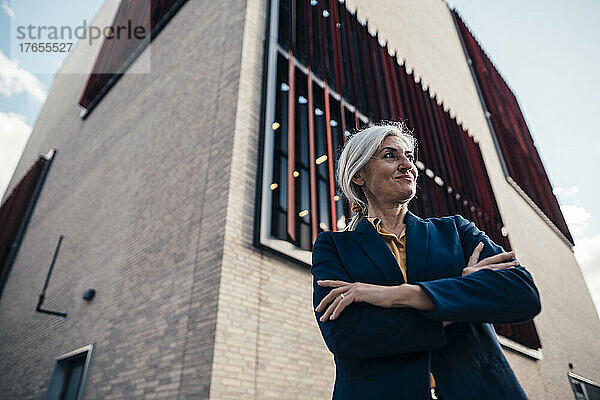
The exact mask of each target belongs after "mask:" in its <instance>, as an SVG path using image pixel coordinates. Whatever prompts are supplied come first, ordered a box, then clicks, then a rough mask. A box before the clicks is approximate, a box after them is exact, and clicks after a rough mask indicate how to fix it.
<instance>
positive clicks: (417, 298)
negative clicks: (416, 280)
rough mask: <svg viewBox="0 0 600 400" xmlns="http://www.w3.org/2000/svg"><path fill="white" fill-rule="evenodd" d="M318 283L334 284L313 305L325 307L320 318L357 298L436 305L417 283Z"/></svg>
mask: <svg viewBox="0 0 600 400" xmlns="http://www.w3.org/2000/svg"><path fill="white" fill-rule="evenodd" d="M317 284H318V285H319V286H322V287H332V288H333V289H332V290H331V291H330V292H329V293H328V294H327V295H326V296H325V297H324V298H323V300H321V302H320V303H319V305H318V306H317V308H316V309H315V310H316V311H317V312H322V311H323V310H325V312H324V313H323V315H322V316H321V318H320V320H321V322H325V321H327V320H330V319H336V318H337V317H338V316H339V315H340V313H341V312H342V311H343V310H344V309H345V308H346V307H348V306H349V305H350V304H352V303H358V302H363V303H369V304H371V305H374V306H378V307H383V308H390V307H411V308H415V309H418V310H422V311H431V310H433V309H434V308H435V307H434V305H433V303H432V302H431V300H430V299H429V296H427V294H426V293H425V292H424V291H423V290H422V289H421V287H420V286H417V285H409V284H402V285H399V286H381V285H372V284H369V283H362V282H353V283H351V282H344V281H336V280H323V281H317ZM328 305H329V306H328Z"/></svg>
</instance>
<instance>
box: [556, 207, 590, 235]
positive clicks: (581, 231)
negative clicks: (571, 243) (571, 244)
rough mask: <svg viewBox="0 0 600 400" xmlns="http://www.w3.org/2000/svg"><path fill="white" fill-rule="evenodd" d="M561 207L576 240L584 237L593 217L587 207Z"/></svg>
mask: <svg viewBox="0 0 600 400" xmlns="http://www.w3.org/2000/svg"><path fill="white" fill-rule="evenodd" d="M560 209H561V211H562V213H563V215H564V216H565V220H566V221H567V224H568V225H569V231H571V234H572V235H573V237H574V238H575V240H576V241H577V239H578V238H583V236H584V235H585V230H586V229H587V227H588V226H589V224H590V220H591V218H592V216H591V215H590V213H589V212H587V211H586V210H585V208H583V207H580V206H575V205H564V206H560Z"/></svg>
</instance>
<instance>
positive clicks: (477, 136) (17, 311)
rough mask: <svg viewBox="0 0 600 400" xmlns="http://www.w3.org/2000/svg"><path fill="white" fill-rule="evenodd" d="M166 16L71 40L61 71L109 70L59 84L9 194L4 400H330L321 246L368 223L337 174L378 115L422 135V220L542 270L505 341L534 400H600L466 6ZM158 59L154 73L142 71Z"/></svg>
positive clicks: (255, 6) (123, 8)
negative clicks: (361, 220)
mask: <svg viewBox="0 0 600 400" xmlns="http://www.w3.org/2000/svg"><path fill="white" fill-rule="evenodd" d="M149 4H150V6H148V2H142V1H136V0H131V1H125V0H123V1H122V2H117V1H107V2H106V3H105V4H104V6H103V7H102V9H101V10H100V12H99V13H98V15H97V16H96V19H95V21H94V23H95V24H96V25H100V26H104V25H110V24H111V23H112V24H113V25H116V24H119V23H123V22H124V21H128V20H131V21H134V22H135V21H138V22H139V21H149V24H150V26H151V28H152V35H151V37H149V38H148V40H147V41H145V42H144V43H143V44H136V46H134V47H131V46H129V47H128V46H127V45H122V44H121V45H119V42H118V41H109V40H106V41H104V42H102V43H99V44H98V45H96V46H95V47H94V48H89V47H85V46H84V45H83V44H81V43H80V44H78V45H77V46H76V48H75V49H74V50H73V52H72V54H71V55H70V56H69V58H68V59H67V61H66V62H65V65H64V66H63V71H66V70H68V69H69V68H72V67H74V66H76V67H77V68H76V69H75V68H73V70H89V71H90V74H88V75H84V74H71V73H69V74H66V73H63V74H58V75H57V76H56V78H55V80H54V83H53V85H52V88H51V90H50V93H49V95H48V99H47V101H46V103H45V105H44V107H43V109H42V111H41V113H40V116H39V118H38V121H37V123H36V125H35V127H34V129H33V132H32V135H31V138H30V140H29V142H28V144H27V146H26V148H25V151H24V154H23V156H22V158H21V160H20V163H19V165H18V167H17V169H16V172H15V174H14V177H13V180H12V182H11V184H10V186H9V189H8V190H7V194H6V195H5V198H4V199H3V203H2V209H1V211H0V218H1V219H0V223H1V224H2V225H0V235H2V236H1V237H0V238H1V239H2V246H3V247H2V253H1V256H2V258H0V263H2V264H1V265H0V273H1V274H0V278H1V280H0V326H2V329H1V330H0V343H1V346H0V366H1V367H0V368H1V370H2V374H0V388H1V389H2V392H3V393H5V394H7V396H8V398H23V399H28V398H39V397H41V396H44V394H46V395H47V396H48V398H60V396H61V395H65V393H81V394H82V395H83V396H84V398H105V399H110V398H114V399H121V398H165V399H171V398H181V399H191V398H211V399H240V398H252V399H291V398H305V399H321V398H329V397H330V396H331V392H332V388H333V381H334V365H333V357H332V355H331V354H330V353H329V352H328V351H327V349H326V347H325V344H324V342H323V340H322V338H321V336H320V333H319V330H318V328H317V325H316V321H315V318H314V314H313V309H312V279H311V275H310V254H311V253H310V251H311V248H312V243H313V241H314V239H315V238H316V235H318V233H319V232H321V231H323V230H340V229H343V228H344V227H345V224H346V221H347V220H348V218H349V217H350V216H351V211H350V207H349V204H347V201H346V200H345V199H344V198H343V196H342V194H341V192H340V191H339V189H338V188H336V186H335V182H334V180H333V179H332V178H333V171H334V170H335V167H336V157H337V154H338V151H339V148H340V146H341V145H342V144H343V142H344V140H345V138H346V137H347V136H348V135H350V134H352V132H354V131H355V130H356V129H358V128H360V127H361V126H364V125H365V124H368V123H371V122H377V121H380V120H392V121H397V120H405V121H406V122H407V124H408V125H409V126H410V127H411V128H413V129H414V131H415V136H416V137H417V138H418V140H419V143H420V151H419V161H418V164H417V166H418V168H419V169H420V182H419V189H418V196H417V198H416V199H415V201H414V202H413V203H412V205H411V207H412V209H413V210H414V211H415V212H416V213H417V214H419V215H420V216H422V217H430V216H441V215H449V214H455V213H459V214H461V215H463V216H465V217H466V218H468V219H470V220H472V221H474V222H475V223H476V224H477V225H478V226H479V227H480V228H481V229H482V230H485V231H486V232H487V233H488V235H489V236H490V237H492V238H493V240H494V241H495V242H496V243H499V244H502V246H503V247H504V248H505V249H513V250H515V252H516V254H517V257H518V259H519V261H520V262H521V263H522V264H523V265H525V266H527V268H528V269H529V270H530V271H531V273H532V275H533V276H534V279H535V281H536V283H537V285H538V288H539V290H540V295H541V299H542V312H541V313H540V314H539V315H538V316H537V317H536V318H535V319H534V320H533V321H527V322H525V323H523V324H517V325H498V326H495V328H496V331H497V332H498V337H499V340H500V342H501V344H502V345H503V349H504V350H505V353H506V356H507V358H508V360H509V362H510V363H511V365H512V367H513V369H514V370H515V373H516V375H517V377H518V378H519V380H520V382H521V383H522V385H523V387H524V389H525V391H526V392H527V394H528V396H529V397H530V398H531V399H563V398H564V399H567V398H573V397H575V398H577V399H579V398H581V399H586V398H589V399H594V398H598V397H594V396H597V395H598V386H597V384H596V383H595V382H600V368H599V364H598V360H600V338H599V337H598V335H597V332H598V331H600V320H599V319H598V315H597V313H596V311H595V308H594V306H593V303H592V300H591V297H590V295H589V293H588V291H587V287H586V285H585V282H584V280H583V276H582V274H581V271H580V269H579V266H578V265H577V262H576V260H575V257H574V255H573V251H572V247H573V239H572V237H571V235H570V233H569V230H568V227H567V225H566V223H565V221H564V218H563V216H562V214H561V212H560V209H559V208H558V203H557V201H556V198H555V197H554V195H553V194H552V188H551V186H550V183H549V180H548V177H547V176H546V172H545V170H544V168H543V165H542V163H541V161H540V157H539V154H538V152H537V150H536V148H535V145H534V143H533V140H532V139H531V135H530V133H529V131H528V128H527V125H526V123H525V121H524V118H523V116H522V113H521V110H520V108H519V105H518V103H517V101H516V99H515V96H514V94H513V93H512V91H511V90H510V87H509V86H508V84H507V83H506V82H505V81H504V80H503V79H502V77H501V75H500V73H499V72H498V71H497V69H496V68H495V67H494V65H493V63H492V62H491V61H490V59H489V57H488V55H486V54H485V52H484V51H483V50H482V48H481V47H480V44H479V43H478V42H477V40H476V39H475V38H474V36H473V34H472V33H471V32H470V31H469V29H468V27H467V25H466V24H465V21H463V20H462V19H461V17H460V15H459V14H458V12H456V11H455V10H450V9H449V8H448V6H447V4H446V3H445V2H444V1H441V0H426V1H424V0H402V1H381V0H379V1H374V0H346V1H345V2H339V1H336V0H329V1H326V0H280V1H277V0H272V1H266V0H246V1H245V2H241V1H231V0H225V1H221V2H205V1H200V0H187V1H185V0H178V1H175V0H165V1H156V2H150V3H149ZM150 50H151V73H147V74H137V73H131V70H132V69H133V68H135V65H136V63H139V62H141V61H140V60H141V58H142V57H145V56H149V55H150ZM107 66H112V69H113V70H114V71H117V73H106V70H107ZM41 154H43V155H44V156H40V155H41ZM92 289H93V292H92ZM41 294H42V295H43V296H41ZM36 304H37V307H36ZM62 313H64V314H66V317H65V316H63V315H62ZM441 389H442V392H443V388H441ZM53 396H54V397H53ZM578 396H579V397H578Z"/></svg>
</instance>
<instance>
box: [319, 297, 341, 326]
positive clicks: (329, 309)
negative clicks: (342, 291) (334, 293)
mask: <svg viewBox="0 0 600 400" xmlns="http://www.w3.org/2000/svg"><path fill="white" fill-rule="evenodd" d="M341 300H342V297H341V296H338V297H336V298H335V299H334V300H333V303H331V304H330V305H329V307H327V310H325V312H324V313H323V315H321V318H319V320H320V321H321V322H325V321H327V320H328V319H329V317H330V316H331V314H332V313H333V310H335V309H336V307H337V305H338V303H339V302H340V301H341Z"/></svg>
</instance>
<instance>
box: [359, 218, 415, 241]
mask: <svg viewBox="0 0 600 400" xmlns="http://www.w3.org/2000/svg"><path fill="white" fill-rule="evenodd" d="M366 218H367V220H369V222H370V223H371V225H373V228H375V230H376V231H377V232H378V233H380V234H384V235H393V236H394V237H396V238H397V239H398V240H400V241H405V240H406V225H405V226H404V229H402V232H400V236H396V234H395V233H392V232H388V231H386V230H385V229H383V227H382V226H381V219H380V218H378V217H366Z"/></svg>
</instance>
